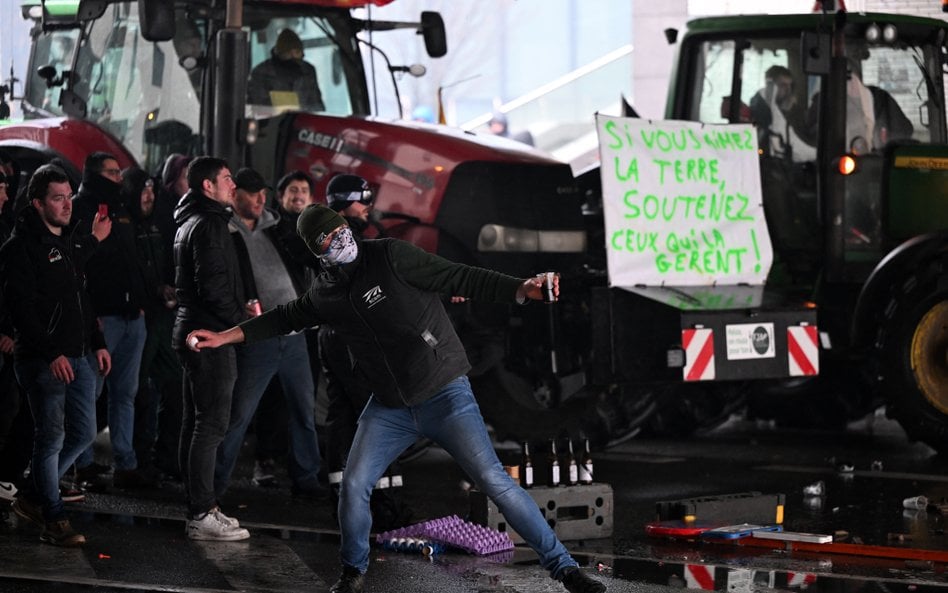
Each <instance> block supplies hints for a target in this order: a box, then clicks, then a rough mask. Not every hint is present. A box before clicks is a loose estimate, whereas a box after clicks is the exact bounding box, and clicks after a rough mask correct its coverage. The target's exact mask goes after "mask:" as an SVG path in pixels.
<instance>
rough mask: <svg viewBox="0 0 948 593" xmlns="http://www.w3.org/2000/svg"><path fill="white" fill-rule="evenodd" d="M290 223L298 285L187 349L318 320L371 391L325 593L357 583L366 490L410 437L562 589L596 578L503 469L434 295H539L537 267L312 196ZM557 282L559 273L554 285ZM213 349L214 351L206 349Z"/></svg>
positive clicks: (581, 591) (366, 520) (366, 528)
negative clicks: (344, 213) (358, 215)
mask: <svg viewBox="0 0 948 593" xmlns="http://www.w3.org/2000/svg"><path fill="white" fill-rule="evenodd" d="M298 230H299V234H300V236H302V237H303V239H304V240H305V241H306V244H307V245H308V246H309V248H310V250H312V251H313V253H314V254H316V255H317V256H318V257H319V258H320V259H321V261H322V262H323V264H324V271H323V273H321V274H320V276H319V277H318V278H317V279H316V282H314V284H313V287H312V288H311V289H310V290H309V291H308V292H307V293H306V294H305V295H303V296H301V297H300V298H298V299H296V300H295V301H291V302H289V303H287V304H285V305H281V306H279V307H277V308H276V309H271V310H270V311H267V312H266V313H264V314H263V315H262V316H260V317H257V318H254V319H251V320H249V321H246V322H244V323H241V324H240V325H238V326H236V327H232V328H230V329H228V330H226V331H224V332H215V331H208V330H196V331H193V332H191V335H190V336H189V340H190V342H189V343H190V345H191V346H192V348H194V349H195V351H197V352H204V351H206V350H207V349H215V348H218V347H221V346H225V347H226V346H227V345H228V344H234V343H240V342H245V341H246V342H247V343H250V344H252V343H254V342H257V341H259V340H261V339H266V338H269V337H272V336H275V335H280V334H285V333H288V332H290V331H295V330H299V329H301V328H304V327H309V326H311V325H313V324H315V323H328V324H330V325H332V326H333V328H334V329H335V330H336V332H337V333H338V334H339V335H340V336H341V337H342V339H343V340H344V341H345V342H346V344H347V345H348V347H349V348H350V350H351V351H352V354H353V358H354V360H355V364H356V368H355V369H354V370H353V372H356V373H359V374H361V375H362V376H363V377H364V378H365V380H366V382H367V383H368V385H369V387H370V388H371V390H372V398H371V399H370V400H369V403H368V404H367V405H366V407H365V410H363V412H362V415H361V417H360V418H359V427H358V430H357V432H356V436H355V441H354V442H353V444H352V449H351V451H350V453H349V460H348V464H347V466H346V472H345V475H344V477H343V481H342V489H341V491H340V497H339V522H340V530H341V532H342V542H341V558H342V565H343V566H342V575H341V577H340V579H339V581H338V582H337V583H336V584H335V585H333V586H332V588H331V589H330V591H332V593H360V592H361V591H362V589H363V585H364V579H363V577H364V573H365V571H366V570H367V569H368V565H369V532H370V529H371V525H372V517H371V515H370V513H369V497H370V495H371V492H372V487H373V486H374V485H375V483H376V482H377V481H378V479H379V478H380V477H381V476H382V474H383V472H384V471H385V468H386V467H388V465H389V464H390V463H391V462H392V461H394V460H395V458H396V457H398V455H399V454H400V453H401V452H402V451H403V450H404V449H405V448H406V447H408V446H409V445H411V444H412V443H413V442H415V440H416V439H417V438H418V437H419V436H424V437H427V438H430V439H432V440H433V441H435V442H436V443H438V444H439V445H441V446H442V447H443V448H444V449H445V450H446V451H447V452H448V453H450V454H451V456H452V457H454V459H455V460H457V462H458V463H459V464H460V465H461V468H462V469H463V470H464V471H465V472H466V473H467V474H468V475H469V476H471V478H473V480H474V482H475V483H476V484H477V486H478V488H480V489H481V490H482V491H483V492H484V493H485V494H487V495H488V496H489V497H490V498H491V499H492V500H493V501H494V502H495V503H496V504H497V506H498V508H499V509H500V511H501V512H502V513H503V514H504V517H506V519H507V521H508V523H509V524H510V527H511V528H512V529H513V530H515V531H516V532H517V533H519V534H520V536H521V537H523V539H524V540H525V541H526V542H527V543H528V544H529V545H530V547H531V548H533V549H534V550H535V551H536V552H537V554H538V555H539V556H540V564H541V565H542V566H543V567H544V568H546V569H547V570H548V571H549V572H550V575H551V576H552V577H553V578H555V579H559V580H561V581H562V583H563V585H564V586H565V587H566V588H567V590H569V591H571V592H572V593H601V592H602V591H605V586H604V585H603V584H602V583H600V582H598V581H596V580H593V579H592V578H590V577H588V576H587V575H586V574H585V573H583V572H582V571H581V570H580V569H579V567H578V565H577V563H576V561H575V560H574V559H573V558H572V557H571V556H570V555H569V552H567V551H566V548H565V547H564V546H563V544H562V543H561V542H560V541H559V540H558V539H557V538H556V534H555V533H554V532H553V530H552V529H551V528H550V526H549V525H548V524H547V523H546V521H545V520H544V518H543V516H542V515H541V514H540V511H539V509H538V508H537V505H536V503H535V502H534V501H533V499H532V498H531V497H530V495H529V494H527V493H526V492H525V491H524V490H523V489H522V488H520V487H519V486H518V485H517V484H516V483H515V482H514V481H513V480H512V479H511V478H510V476H508V475H507V473H506V472H505V471H504V469H503V466H501V464H500V461H499V460H498V459H497V454H496V452H495V451H494V448H493V445H492V443H491V440H490V437H489V436H488V434H487V428H486V427H485V425H484V420H483V418H482V417H481V414H480V410H479V408H478V406H477V402H476V401H475V399H474V394H473V393H472V392H471V385H470V382H469V381H468V379H467V376H466V373H467V372H468V371H469V370H470V368H471V365H470V363H469V362H468V359H467V355H466V353H465V351H464V346H463V345H462V344H461V340H460V339H459V338H458V336H457V334H456V333H455V331H454V327H453V326H452V324H451V320H450V319H449V318H448V315H447V312H446V311H445V309H444V306H443V305H442V302H441V295H456V296H463V297H467V298H471V299H476V300H487V301H494V302H498V303H502V302H507V303H510V304H513V303H514V302H520V303H523V302H526V300H527V299H533V300H541V299H542V298H543V296H542V291H541V286H542V281H541V280H540V278H528V279H526V280H522V279H519V278H513V277H511V276H505V275H503V274H500V273H497V272H494V271H491V270H485V269H483V268H474V267H471V266H466V265H463V264H457V263H453V262H450V261H447V260H445V259H443V258H440V257H438V256H435V255H432V254H430V253H427V252H425V251H423V250H421V249H419V248H417V247H415V246H413V245H411V244H410V243H406V242H404V241H398V240H394V239H379V240H374V241H362V242H361V243H360V242H357V241H356V239H355V238H354V237H353V235H352V231H351V230H350V229H349V227H348V225H347V224H346V222H345V220H344V219H343V218H342V217H341V216H339V214H337V213H336V212H334V211H332V210H331V209H329V208H326V207H324V206H320V205H312V206H309V207H308V208H306V210H304V211H303V214H301V215H300V219H299V226H298ZM553 290H554V293H555V294H557V293H558V292H559V280H558V279H557V280H556V281H555V284H554V289H553ZM212 351H214V350H212Z"/></svg>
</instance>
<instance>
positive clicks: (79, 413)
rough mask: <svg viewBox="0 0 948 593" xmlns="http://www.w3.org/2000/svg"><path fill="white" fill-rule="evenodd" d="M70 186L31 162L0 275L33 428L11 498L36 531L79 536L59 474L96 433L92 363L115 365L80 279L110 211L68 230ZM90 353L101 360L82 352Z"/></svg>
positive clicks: (72, 541)
mask: <svg viewBox="0 0 948 593" xmlns="http://www.w3.org/2000/svg"><path fill="white" fill-rule="evenodd" d="M71 194H72V191H71V188H70V186H69V178H68V177H66V174H65V173H64V172H63V171H62V170H61V169H59V168H58V167H55V166H52V165H44V166H42V167H40V168H39V169H37V170H36V172H35V173H34V174H33V177H32V178H31V179H30V183H29V186H28V188H27V194H26V195H27V199H28V200H29V205H28V206H27V207H25V208H23V210H21V211H20V212H19V213H18V216H17V220H16V225H15V227H14V231H13V237H12V238H11V239H10V240H9V241H7V242H6V243H5V244H4V245H3V247H2V248H0V278H2V282H3V286H2V291H3V294H4V295H5V296H6V299H7V306H8V307H9V308H10V312H11V314H12V319H13V326H14V342H15V345H14V367H15V369H16V375H17V380H18V381H19V383H20V385H22V386H23V389H24V390H25V391H26V393H27V398H28V399H29V402H30V408H31V409H32V411H33V417H34V422H35V424H36V428H35V431H34V436H33V460H32V471H31V472H30V477H31V480H30V484H27V485H25V486H24V489H23V491H21V492H20V494H19V495H18V497H17V500H16V501H15V502H14V505H13V509H14V510H15V511H16V513H17V514H18V515H20V516H21V517H24V518H26V519H28V520H30V521H33V522H35V523H37V524H39V525H41V526H42V527H43V532H42V534H41V535H40V539H41V540H43V541H44V542H48V543H51V544H55V545H61V546H77V545H81V544H83V543H85V538H84V537H83V536H82V535H81V534H79V533H76V532H75V531H74V530H73V528H72V526H71V525H70V523H69V519H68V518H67V517H66V512H65V510H64V508H63V501H62V498H61V497H60V494H59V480H60V479H61V478H62V477H63V475H64V474H65V473H66V470H67V469H68V468H69V466H71V465H72V464H73V463H74V462H75V460H76V458H77V457H78V456H79V454H80V453H81V452H82V451H83V450H84V449H86V447H88V446H89V445H91V444H92V441H93V440H94V439H95V433H96V424H95V383H96V370H98V372H99V373H101V374H103V375H108V373H109V369H110V366H111V362H110V357H109V352H108V350H107V349H106V347H105V338H104V336H103V335H102V332H100V331H99V329H98V326H97V324H96V319H95V316H94V315H93V314H92V307H91V305H90V303H89V298H88V296H87V295H86V291H85V288H84V283H85V276H84V272H83V268H84V266H85V264H86V261H87V260H88V258H89V254H90V253H91V252H92V251H93V250H94V249H95V247H96V246H97V245H98V244H99V243H100V242H101V241H104V240H105V239H106V237H108V236H109V232H110V230H111V228H112V224H111V221H109V219H108V218H107V217H97V218H96V219H95V221H94V222H93V224H92V225H91V230H92V233H91V234H89V235H86V234H83V233H75V232H72V231H74V230H75V229H71V228H70V226H69V223H70V219H71V217H72V202H71V198H72V195H71ZM92 352H94V353H95V360H96V361H97V363H98V366H99V368H98V369H94V368H93V367H92V364H90V361H89V357H88V355H89V354H90V353H92Z"/></svg>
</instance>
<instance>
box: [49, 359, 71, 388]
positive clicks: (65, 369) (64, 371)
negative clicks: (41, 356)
mask: <svg viewBox="0 0 948 593" xmlns="http://www.w3.org/2000/svg"><path fill="white" fill-rule="evenodd" d="M49 370H50V372H51V373H53V376H54V377H56V378H57V379H59V380H60V381H62V382H63V383H65V384H66V385H69V384H70V383H72V382H73V380H74V379H75V378H76V373H74V372H73V370H72V365H71V364H69V359H68V358H66V357H65V356H63V355H62V354H60V355H59V356H57V357H56V358H55V359H53V362H51V363H49Z"/></svg>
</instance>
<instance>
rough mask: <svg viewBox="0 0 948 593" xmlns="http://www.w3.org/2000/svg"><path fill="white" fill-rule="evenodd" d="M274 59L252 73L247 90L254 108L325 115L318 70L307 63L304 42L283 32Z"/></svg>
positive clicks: (272, 57)
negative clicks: (290, 110) (280, 109)
mask: <svg viewBox="0 0 948 593" xmlns="http://www.w3.org/2000/svg"><path fill="white" fill-rule="evenodd" d="M270 54H271V56H270V59H268V60H266V61H264V62H261V63H260V64H257V66H255V67H254V69H253V70H252V71H251V72H250V81H249V84H248V87H247V95H248V101H249V102H250V103H251V104H252V105H271V106H273V107H275V108H278V109H279V108H283V109H302V110H304V111H325V110H326V107H325V105H324V104H323V98H322V93H321V92H320V90H319V83H318V82H317V81H316V68H314V67H313V65H312V64H310V63H309V62H306V61H305V60H303V42H302V41H300V38H299V35H297V34H296V33H294V32H293V31H291V30H290V29H283V31H281V32H280V35H279V36H278V37H277V40H276V45H275V46H274V47H273V49H272V50H271V51H270Z"/></svg>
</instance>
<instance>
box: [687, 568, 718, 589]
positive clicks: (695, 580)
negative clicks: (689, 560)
mask: <svg viewBox="0 0 948 593" xmlns="http://www.w3.org/2000/svg"><path fill="white" fill-rule="evenodd" d="M685 584H686V587H687V588H689V589H704V590H705V591H714V567H713V566H705V565H703V564H686V565H685Z"/></svg>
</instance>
